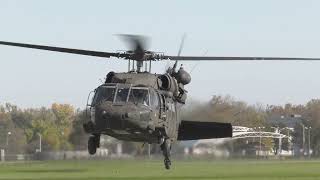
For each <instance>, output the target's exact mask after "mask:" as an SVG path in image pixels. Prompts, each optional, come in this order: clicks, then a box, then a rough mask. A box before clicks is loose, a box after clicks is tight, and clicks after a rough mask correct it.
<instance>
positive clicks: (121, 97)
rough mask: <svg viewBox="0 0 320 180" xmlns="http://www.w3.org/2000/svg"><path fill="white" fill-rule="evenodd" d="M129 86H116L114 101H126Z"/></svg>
mask: <svg viewBox="0 0 320 180" xmlns="http://www.w3.org/2000/svg"><path fill="white" fill-rule="evenodd" d="M128 93H129V88H118V90H117V96H116V100H115V102H118V103H119V102H127V97H128Z"/></svg>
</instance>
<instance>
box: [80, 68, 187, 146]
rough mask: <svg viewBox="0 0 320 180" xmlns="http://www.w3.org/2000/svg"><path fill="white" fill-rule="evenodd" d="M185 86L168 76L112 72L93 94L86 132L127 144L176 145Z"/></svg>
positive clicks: (184, 97)
mask: <svg viewBox="0 0 320 180" xmlns="http://www.w3.org/2000/svg"><path fill="white" fill-rule="evenodd" d="M183 86H184V85H183V84H181V83H179V82H178V81H177V80H176V78H174V77H172V76H171V75H170V74H169V73H166V74H151V73H148V72H141V73H137V72H128V73H114V72H110V73H108V75H107V77H106V81H105V83H104V84H102V85H100V86H99V87H98V88H96V89H95V91H94V96H93V97H92V102H91V104H90V105H89V108H88V111H89V112H90V113H88V115H90V122H89V123H87V124H89V125H87V127H86V128H85V130H86V131H87V132H88V133H91V134H105V135H109V136H112V137H115V138H117V139H120V140H127V141H137V142H147V143H161V138H163V137H167V138H170V139H171V140H172V141H174V140H176V139H177V136H178V128H179V124H180V116H179V112H180V107H181V106H182V105H183V104H184V102H185V99H186V91H185V90H184V87H183Z"/></svg>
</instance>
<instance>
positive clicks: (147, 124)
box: [0, 35, 320, 169]
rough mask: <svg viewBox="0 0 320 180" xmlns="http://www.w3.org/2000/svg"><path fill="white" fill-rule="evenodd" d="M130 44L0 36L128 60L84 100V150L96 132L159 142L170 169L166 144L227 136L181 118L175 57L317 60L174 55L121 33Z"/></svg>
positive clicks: (181, 89)
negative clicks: (114, 46) (155, 69)
mask: <svg viewBox="0 0 320 180" xmlns="http://www.w3.org/2000/svg"><path fill="white" fill-rule="evenodd" d="M123 37H125V38H126V39H127V40H128V41H129V42H130V44H131V46H132V48H131V50H129V51H122V52H101V51H91V50H82V49H71V48H62V47H53V46H43V45H34V44H24V43H14V42H5V41H0V44H1V45H8V46H17V47H24V48H33V49H40V50H47V51H56V52H63V53H72V54H79V55H86V56H96V57H103V58H111V57H113V58H118V59H123V60H127V61H128V72H122V73H116V72H109V73H108V74H107V75H106V79H105V82H104V83H102V84H101V85H100V86H99V87H97V88H96V89H95V90H94V95H93V98H92V102H91V103H90V104H89V105H88V107H87V109H88V111H89V113H88V114H89V115H88V116H89V117H88V122H86V123H85V124H83V127H84V130H85V132H87V133H89V134H90V137H89V140H88V151H89V153H90V154H95V153H96V150H97V148H99V147H100V136H101V135H108V136H112V137H115V138H117V139H120V140H124V141H136V142H144V143H150V144H151V143H155V144H159V145H160V147H161V150H162V152H163V156H164V165H165V168H166V169H170V166H171V160H170V150H171V146H172V144H173V143H174V142H175V141H183V140H198V139H209V138H225V137H232V125H231V124H230V123H218V122H204V121H201V119H193V120H189V119H181V117H180V109H181V107H182V106H183V105H184V104H185V102H186V99H187V93H188V91H187V90H186V88H185V86H186V85H187V84H189V83H190V82H191V76H190V74H189V73H188V72H186V71H185V70H184V69H183V67H182V66H181V67H180V68H179V70H176V69H177V64H178V60H179V61H210V60H213V61H216V60H218V61H226V60H320V59H317V58H284V57H228V56H226V57H217V56H211V57H207V56H180V53H181V49H182V44H183V43H181V46H180V49H179V53H178V55H177V56H168V55H165V54H164V53H157V52H153V51H148V50H146V48H145V43H144V39H143V37H142V36H135V35H123ZM161 60H175V63H174V65H173V67H170V68H168V69H167V71H166V72H165V73H163V74H156V73H152V72H151V66H152V62H154V61H161Z"/></svg>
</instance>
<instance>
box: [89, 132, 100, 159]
mask: <svg viewBox="0 0 320 180" xmlns="http://www.w3.org/2000/svg"><path fill="white" fill-rule="evenodd" d="M98 147H100V135H92V136H90V137H89V140H88V152H89V154H91V155H94V154H95V153H96V152H97V148H98Z"/></svg>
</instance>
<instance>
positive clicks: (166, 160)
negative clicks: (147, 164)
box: [164, 159, 171, 170]
mask: <svg viewBox="0 0 320 180" xmlns="http://www.w3.org/2000/svg"><path fill="white" fill-rule="evenodd" d="M164 166H165V168H166V169H168V170H169V169H170V166H171V161H170V159H165V160H164Z"/></svg>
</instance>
